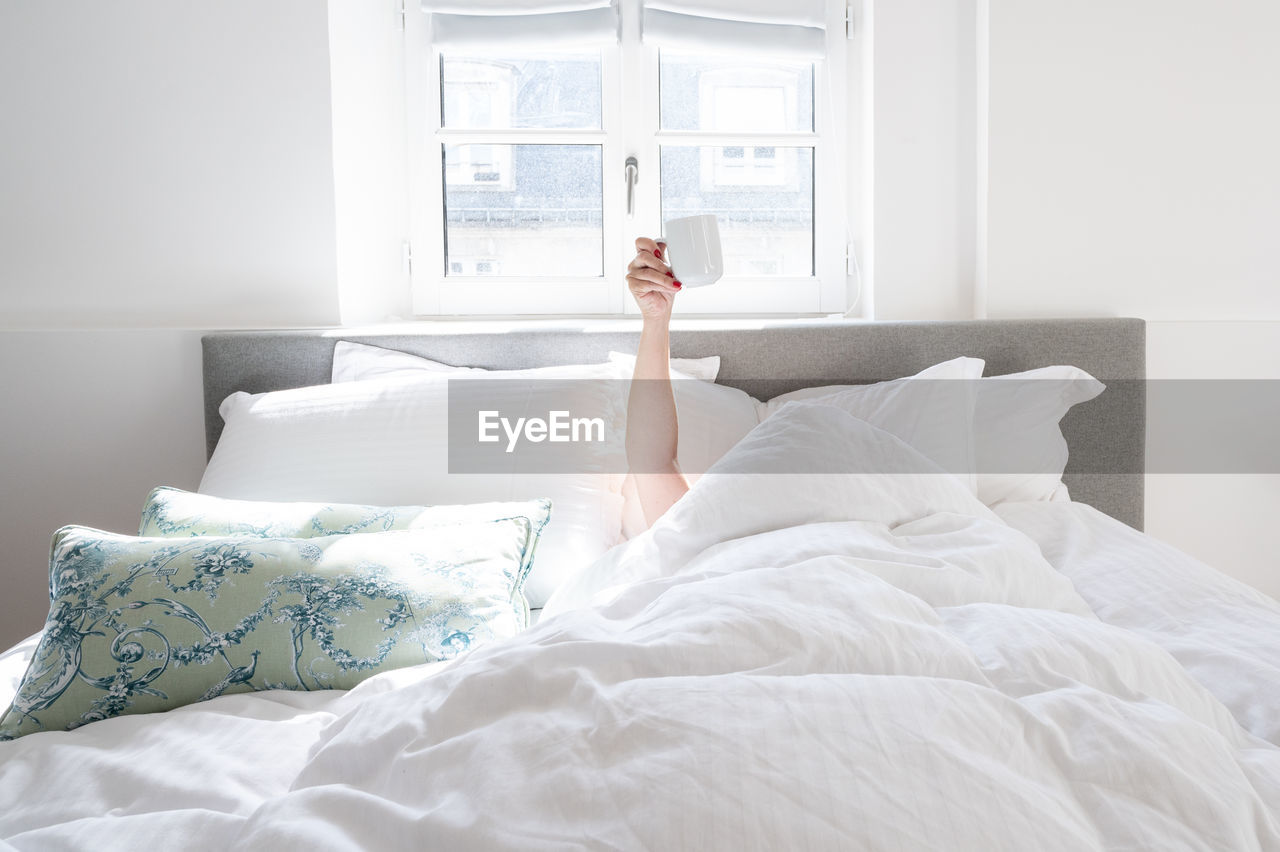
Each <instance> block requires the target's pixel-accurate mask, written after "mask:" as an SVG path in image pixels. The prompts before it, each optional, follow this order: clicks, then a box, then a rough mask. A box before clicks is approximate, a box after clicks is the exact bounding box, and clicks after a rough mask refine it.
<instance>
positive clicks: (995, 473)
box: [974, 366, 1106, 506]
mask: <svg viewBox="0 0 1280 852" xmlns="http://www.w3.org/2000/svg"><path fill="white" fill-rule="evenodd" d="M976 384H977V385H978V393H977V403H976V406H975V408H974V446H975V454H976V458H977V465H978V466H977V471H978V477H977V485H978V491H977V493H978V499H980V500H981V501H982V502H983V503H986V504H987V505H988V506H995V505H996V504H998V503H1003V502H1006V501H1014V500H1063V499H1068V495H1067V486H1066V485H1065V484H1064V483H1063V482H1062V472H1063V471H1064V470H1065V469H1066V467H1067V440H1066V438H1064V437H1063V436H1062V429H1061V427H1060V426H1059V425H1058V423H1059V421H1060V420H1062V418H1063V416H1065V415H1066V413H1067V412H1068V411H1069V410H1070V409H1071V406H1073V405H1076V404H1077V403H1081V402H1086V401H1087V400H1090V399H1093V398H1094V397H1096V396H1097V395H1098V394H1100V393H1102V391H1103V390H1105V389H1106V385H1104V384H1103V383H1102V382H1100V381H1098V380H1097V379H1095V378H1094V377H1093V376H1091V375H1089V374H1088V373H1086V372H1085V371H1084V370H1081V369H1080V368H1079V367H1069V366H1057V367H1041V368H1040V369H1037V370H1028V371H1026V372H1023V373H1010V374H1009V375H1005V376H992V377H990V378H986V379H983V380H981V381H980V382H977V383H976Z"/></svg>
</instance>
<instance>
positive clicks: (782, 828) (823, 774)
mask: <svg viewBox="0 0 1280 852" xmlns="http://www.w3.org/2000/svg"><path fill="white" fill-rule="evenodd" d="M836 444H838V445H839V446H841V447H842V448H843V451H845V452H857V453H861V454H862V455H863V456H864V457H865V458H866V459H867V460H868V463H867V465H866V467H867V469H868V470H875V469H876V467H875V465H876V464H877V463H882V464H883V467H882V468H881V469H883V470H892V471H899V472H900V471H903V470H907V471H909V472H907V473H895V474H894V475H877V474H874V473H868V474H862V475H831V474H826V473H824V472H823V469H824V468H823V465H824V461H823V460H824V458H825V457H827V456H828V454H829V449H827V448H829V447H831V446H833V445H836ZM1055 505H1060V504H1055ZM1014 514H1015V513H1012V512H1004V515H1005V519H1003V520H1002V517H1001V516H1000V515H998V514H997V513H995V512H992V511H991V510H989V509H987V508H986V507H985V506H983V505H982V504H981V503H979V502H978V501H977V500H976V499H975V498H974V497H973V496H972V495H971V494H970V493H969V491H968V490H967V489H965V488H964V486H963V485H962V484H961V483H960V482H959V480H957V479H955V478H954V477H951V476H949V475H947V474H944V473H941V472H940V471H938V470H937V468H935V467H933V465H932V464H931V463H930V462H928V461H927V460H925V459H924V458H922V457H920V456H918V455H917V454H915V452H914V451H913V450H911V449H910V448H909V447H907V446H906V445H904V444H902V443H901V442H899V441H898V440H897V439H895V438H893V437H892V436H889V435H887V434H886V433H884V432H880V431H878V430H876V429H874V428H873V427H870V426H868V425H867V424H865V423H862V422H861V421H858V420H856V419H854V418H852V417H850V416H849V415H847V414H846V413H844V412H842V411H840V410H838V409H835V408H833V407H830V406H825V405H821V404H809V403H802V404H791V405H789V406H787V407H786V408H784V409H783V410H782V411H781V412H779V414H777V415H775V416H774V417H772V418H770V419H769V420H768V421H766V422H765V423H764V424H762V425H761V426H760V427H759V428H758V429H756V430H755V431H754V432H752V433H751V434H750V435H749V436H748V437H747V438H746V439H744V441H743V442H741V443H740V444H739V445H738V446H737V447H736V448H735V449H734V450H733V451H731V452H730V453H729V454H728V455H727V456H726V457H725V458H724V459H722V460H721V461H720V462H719V463H718V464H717V465H716V466H715V467H714V468H713V469H712V471H711V473H710V474H709V475H707V476H704V477H703V478H702V479H700V480H699V482H698V483H697V484H696V485H695V486H694V488H693V489H692V490H691V491H690V492H689V494H688V495H687V496H686V497H685V498H684V499H682V500H681V501H680V502H679V503H678V504H677V505H676V506H674V507H673V508H672V509H671V510H670V511H669V512H668V513H667V515H666V516H665V517H664V518H663V519H661V520H660V521H659V522H658V523H657V524H656V525H655V526H654V527H653V528H652V529H650V530H649V531H648V532H646V533H644V534H643V535H640V536H638V537H636V538H634V539H632V540H631V541H630V542H628V543H627V544H626V545H622V546H620V547H618V548H615V549H614V550H613V551H610V553H608V554H607V555H606V556H605V557H603V558H602V559H601V560H600V561H599V562H597V563H596V564H595V565H594V566H592V568H591V569H590V570H589V571H587V572H585V573H584V574H583V575H581V576H580V577H579V578H577V580H576V581H575V582H574V583H572V584H571V585H570V586H568V587H565V588H562V589H561V591H560V592H558V593H557V595H556V596H554V597H553V598H552V600H551V601H549V602H548V605H547V609H546V610H545V611H544V614H543V617H542V620H541V622H540V623H539V624H537V625H536V626H535V627H533V628H531V629H529V630H528V631H526V632H525V633H523V634H521V635H520V636H517V637H515V638H514V639H511V640H508V641H506V642H503V643H498V644H494V645H490V646H487V647H484V648H480V649H477V650H475V651H472V652H471V653H469V654H467V655H464V656H463V657H460V658H458V659H457V660H454V661H452V662H450V663H447V664H442V665H438V666H435V667H431V668H415V669H406V670H402V671H399V672H392V673H388V674H385V675H381V676H378V677H375V678H373V679H371V680H369V681H366V682H364V683H362V684H361V685H360V686H359V687H357V688H356V689H354V690H351V691H350V692H347V693H337V692H334V693H324V694H322V693H288V692H267V693H259V694H253V695H236V696H227V697H222V698H218V699H215V700H213V701H211V702H207V703H206V704H201V705H194V706H191V707H186V708H183V709H181V710H177V711H173V712H171V713H167V714H163V715H159V716H151V717H145V716H135V717H122V718H118V719H111V720H107V721H104V722H99V723H95V724H93V725H89V726H87V727H85V728H83V729H80V730H77V731H74V732H69V733H64V732H55V733H41V734H34V735H30V736H27V737H23V738H21V739H19V740H17V741H14V742H12V743H5V744H0V836H2V837H4V838H5V839H6V840H7V841H8V843H10V844H12V845H13V846H14V847H17V848H50V847H66V846H75V847H82V846H90V845H92V846H94V847H97V848H103V847H106V848H137V847H139V846H142V845H143V844H146V845H149V846H152V847H155V848H165V847H168V846H175V847H176V846H182V847H184V848H210V849H214V848H229V847H232V846H242V847H252V848H324V849H366V848H374V847H391V848H394V847H409V848H414V847H416V848H425V847H431V848H434V847H441V848H461V849H495V848H521V849H565V848H609V849H677V848H684V849H851V848H852V849H891V850H899V849H975V850H979V849H981V850H1000V849H1009V850H1025V849H1040V850H1058V849H1063V850H1066V849H1073V850H1074V849H1136V848H1141V849H1210V848H1211V849H1276V848H1280V747H1278V746H1277V745H1276V744H1275V737H1274V730H1273V729H1272V728H1271V727H1270V726H1269V725H1268V723H1267V720H1274V718H1275V715H1276V714H1275V710H1276V708H1275V707H1274V706H1273V707H1270V708H1267V707H1265V705H1266V704H1267V703H1268V702H1270V701H1272V700H1273V699H1274V696H1275V694H1276V693H1275V692H1274V689H1275V680H1274V678H1275V674H1274V670H1268V669H1266V668H1265V667H1262V666H1258V667H1255V668H1254V669H1252V670H1251V675H1250V677H1251V678H1252V679H1253V683H1254V688H1253V689H1251V690H1243V691H1239V690H1238V691H1234V692H1233V691H1232V690H1231V689H1229V688H1228V687H1227V685H1228V684H1230V683H1231V680H1230V677H1229V675H1228V674H1227V672H1229V671H1230V667H1231V665H1232V660H1231V658H1230V657H1231V654H1232V650H1231V648H1232V647H1236V646H1234V645H1232V646H1229V647H1228V646H1227V645H1223V646H1221V647H1218V646H1213V647H1214V650H1213V651H1212V653H1211V652H1210V651H1209V650H1206V651H1204V653H1202V654H1199V655H1197V652H1196V651H1195V650H1194V649H1195V646H1197V645H1198V644H1205V643H1211V642H1212V637H1213V635H1214V632H1215V631H1214V630H1213V628H1212V627H1206V628H1205V629H1204V630H1202V631H1199V632H1197V631H1196V630H1181V629H1180V628H1172V627H1170V626H1169V625H1167V624H1165V625H1163V626H1161V625H1160V624H1155V625H1152V624H1148V623H1146V621H1147V620H1148V619H1151V618H1154V619H1156V620H1157V621H1159V618H1160V614H1159V612H1156V611H1154V610H1149V609H1144V607H1143V606H1142V605H1141V604H1140V603H1138V602H1134V601H1133V600H1129V599H1133V598H1138V597H1141V594H1140V591H1139V590H1140V589H1141V588H1142V582H1141V581H1139V580H1134V579H1133V576H1134V575H1133V574H1132V572H1130V573H1127V574H1126V573H1125V571H1126V566H1130V565H1131V564H1132V563H1133V562H1135V561H1141V560H1140V559H1139V557H1135V556H1134V555H1133V553H1135V552H1140V551H1142V547H1141V545H1140V544H1137V543H1133V542H1139V543H1140V542H1143V541H1149V540H1148V539H1146V538H1145V537H1143V536H1140V535H1139V536H1138V537H1137V538H1136V539H1134V540H1133V542H1128V544H1127V545H1126V547H1127V548H1128V550H1127V551H1126V552H1125V557H1124V559H1122V560H1120V562H1118V563H1116V562H1113V569H1112V570H1113V571H1114V572H1115V573H1116V574H1118V575H1120V576H1122V577H1128V578H1129V579H1128V580H1125V581H1124V583H1127V590H1125V591H1124V592H1123V593H1122V594H1121V595H1120V598H1122V599H1125V600H1129V602H1128V603H1125V602H1123V600H1122V602H1121V603H1114V604H1113V603H1109V600H1110V599H1109V598H1108V593H1107V582H1108V581H1107V579H1106V577H1105V574H1106V571H1104V570H1103V569H1102V567H1100V566H1102V565H1104V564H1106V563H1105V560H1106V559H1108V558H1109V557H1108V556H1107V555H1106V552H1105V550H1103V551H1097V552H1093V553H1091V554H1090V551H1089V547H1090V545H1089V543H1088V542H1087V541H1083V540H1081V541H1079V543H1077V544H1075V545H1072V547H1073V548H1074V549H1075V551H1076V554H1077V555H1076V557H1073V558H1070V559H1068V558H1067V557H1066V555H1065V553H1066V550H1067V549H1068V548H1065V547H1057V548H1055V547H1049V544H1051V543H1052V542H1053V541H1058V542H1062V541H1065V540H1066V539H1068V538H1070V537H1071V535H1072V533H1071V530H1070V529H1069V528H1067V527H1064V526H1062V525H1058V526H1056V527H1052V529H1051V528H1050V526H1049V525H1047V522H1046V523H1040V522H1037V521H1034V520H1028V519H1027V517H1025V515H1027V514H1028V513H1023V515H1024V516H1019V517H1018V518H1017V520H1018V521H1019V524H1018V526H1020V527H1025V528H1027V529H1029V530H1031V531H1032V532H1033V533H1035V534H1036V535H1035V536H1028V535H1027V534H1025V533H1024V532H1023V531H1020V529H1019V528H1017V527H1015V526H1014V525H1011V524H1010V523H1006V520H1009V519H1011V518H1013V515H1014ZM1030 514H1034V513H1030ZM1054 529H1056V530H1059V531H1058V532H1056V533H1055V532H1053V530H1054ZM1063 529H1065V530H1066V531H1065V532H1062V531H1061V530H1063ZM1134 535H1138V534H1134ZM1036 538H1039V540H1040V542H1041V543H1039V544H1038V543H1037V540H1036ZM1126 541H1127V540H1126ZM1042 548H1043V549H1044V550H1042ZM1046 552H1047V553H1048V555H1049V556H1050V557H1051V558H1050V559H1047V558H1046ZM1080 554H1090V555H1087V556H1081V555H1080ZM1055 558H1056V559H1058V561H1059V564H1057V565H1055V564H1054V562H1053V561H1052V560H1053V559H1055ZM1152 564H1155V563H1154V562H1153V563H1152ZM1068 565H1069V566H1070V570H1065V569H1066V568H1067V567H1068ZM1137 573H1138V574H1139V575H1141V574H1142V571H1141V570H1139V571H1138V572H1137ZM1205 576H1206V577H1207V576H1209V575H1205ZM1205 582H1209V580H1207V579H1206V580H1205ZM1124 583H1122V585H1123V584H1124ZM1176 594H1177V593H1176V592H1169V596H1170V598H1175V597H1176ZM1266 603H1267V602H1266V600H1265V599H1261V600H1253V601H1252V604H1251V606H1252V607H1253V608H1252V609H1250V611H1249V612H1250V614H1249V618H1250V619H1253V620H1251V621H1249V622H1248V625H1249V626H1248V627H1247V628H1244V630H1245V632H1244V633H1238V634H1235V638H1234V639H1233V640H1232V641H1233V642H1237V643H1239V645H1240V648H1241V649H1244V648H1245V646H1249V640H1248V635H1249V633H1248V631H1267V630H1270V631H1275V632H1280V614H1275V613H1271V614H1268V612H1267V611H1266V609H1265V605H1266ZM1241 605H1243V604H1241ZM1171 606H1173V604H1168V605H1167V606H1165V607H1164V608H1163V610H1162V611H1166V612H1167V610H1168V608H1169V607H1171ZM1222 606H1223V607H1230V606H1231V603H1230V602H1229V601H1227V602H1223V603H1222ZM1179 612H1180V617H1182V618H1185V619H1188V620H1190V621H1191V622H1192V623H1194V619H1195V618H1196V610H1195V608H1194V607H1185V609H1184V610H1179ZM1117 613H1122V616H1117ZM1213 617H1215V618H1218V617H1229V612H1228V611H1226V610H1222V611H1215V614H1214V616H1213ZM1177 637H1181V638H1177ZM1259 641H1262V640H1261V639H1259ZM1179 643H1181V644H1179ZM1208 647H1209V646H1208V645H1206V648H1208ZM1259 647H1260V646H1259ZM1240 653H1241V654H1244V655H1245V656H1247V653H1246V651H1245V650H1240ZM20 659H21V649H16V650H15V652H13V653H11V655H9V657H8V658H7V659H6V660H0V667H2V668H3V675H4V676H6V677H7V676H8V675H9V674H10V673H11V671H12V670H13V669H14V668H15V665H16V664H15V663H14V662H13V661H14V660H19V661H20ZM1264 687H1265V688H1264ZM1268 690H1271V691H1268ZM5 698H6V699H7V696H5ZM1268 711H1269V712H1268ZM1269 739H1270V740H1271V741H1270V742H1269V741H1268V740H1269Z"/></svg>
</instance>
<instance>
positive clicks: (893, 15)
mask: <svg viewBox="0 0 1280 852" xmlns="http://www.w3.org/2000/svg"><path fill="white" fill-rule="evenodd" d="M976 9H977V0H893V2H881V3H876V4H875V8H874V14H873V21H872V26H873V28H874V41H875V48H874V50H875V58H874V65H873V71H872V82H871V88H872V91H873V97H874V115H873V118H872V123H873V132H874V134H875V139H874V164H873V166H872V168H873V172H874V181H873V183H874V210H875V214H874V241H875V245H874V258H875V267H874V279H875V295H874V298H875V318H876V319H886V320H891V319H921V318H927V319H967V318H970V317H972V316H973V287H974V264H975V260H976V258H975V253H976V247H977V244H976V239H977V237H976V233H977V232H976V210H977V196H976V189H977V185H976V170H977V157H978V153H977V144H978V133H977V119H976V110H975V104H976V97H977V91H976V90H977V70H976V61H977V60H976V55H975V52H974V51H975V39H974V38H973V35H974V32H975V29H976V14H977V12H976ZM851 64H852V65H854V66H855V67H856V66H857V61H856V58H855V59H854V60H853V61H852V62H851Z"/></svg>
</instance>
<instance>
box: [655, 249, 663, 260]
mask: <svg viewBox="0 0 1280 852" xmlns="http://www.w3.org/2000/svg"><path fill="white" fill-rule="evenodd" d="M653 256H654V257H656V258H657V259H658V260H662V249H660V248H656V249H654V250H653Z"/></svg>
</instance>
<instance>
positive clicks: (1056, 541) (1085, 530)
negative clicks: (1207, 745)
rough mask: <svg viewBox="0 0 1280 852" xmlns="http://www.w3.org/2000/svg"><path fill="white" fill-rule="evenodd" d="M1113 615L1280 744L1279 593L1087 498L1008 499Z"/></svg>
mask: <svg viewBox="0 0 1280 852" xmlns="http://www.w3.org/2000/svg"><path fill="white" fill-rule="evenodd" d="M996 513H997V514H999V515H1000V517H1001V518H1002V519H1003V520H1004V521H1005V522H1007V523H1008V524H1010V525H1011V526H1013V527H1015V528H1016V529H1018V530H1020V531H1021V532H1023V533H1025V534H1026V535H1027V536H1029V537H1030V538H1032V539H1033V540H1034V541H1035V542H1036V543H1037V544H1038V545H1039V546H1040V550H1041V552H1042V553H1043V554H1044V556H1045V558H1046V559H1048V560H1049V562H1050V563H1051V564H1052V565H1053V566H1054V567H1055V568H1056V569H1058V570H1059V571H1061V572H1062V573H1063V574H1064V575H1065V576H1066V577H1068V578H1069V579H1070V580H1071V582H1072V583H1073V584H1074V585H1075V588H1076V590H1077V591H1078V592H1079V593H1080V595H1081V597H1083V598H1084V599H1085V600H1086V601H1087V602H1088V603H1089V605H1090V607H1092V609H1093V611H1094V612H1095V613H1097V615H1098V617H1099V618H1101V619H1102V620H1103V621H1106V622H1107V623H1108V624H1114V625H1117V626H1119V627H1123V628H1125V629H1126V630H1130V631H1132V632H1134V633H1136V634H1137V635H1139V636H1143V637H1145V638H1146V639H1149V640H1150V641H1152V642H1154V643H1156V644H1157V645H1159V646H1160V647H1162V648H1164V649H1165V650H1166V651H1168V652H1169V653H1170V654H1172V655H1173V657H1174V658H1175V659H1176V660H1177V661H1178V662H1179V663H1181V664H1182V666H1183V668H1185V669H1186V670H1187V671H1188V672H1190V673H1191V675H1192V676H1193V677H1195V678H1196V680H1198V681H1199V682H1200V683H1202V684H1203V685H1204V686H1205V687H1207V688H1208V689H1209V691H1210V692H1212V693H1213V694H1214V696H1215V697H1217V699H1218V700H1219V701H1221V702H1222V703H1223V704H1224V705H1226V706H1227V707H1228V708H1230V709H1231V712H1232V714H1233V715H1234V716H1235V718H1236V719H1237V720H1238V721H1239V722H1240V724H1241V725H1243V726H1244V727H1245V728H1246V729H1248V730H1249V731H1251V732H1252V733H1254V734H1255V735H1257V736H1259V737H1262V738H1263V739H1265V740H1268V741H1269V742H1272V743H1275V744H1277V745H1280V603H1277V602H1276V601H1275V600H1274V599H1272V598H1270V597H1268V596H1267V595H1265V594H1263V593H1262V592H1260V591H1258V590H1257V589H1255V588H1253V587H1252V586H1249V585H1246V584H1244V583H1241V582H1240V581H1239V580H1235V579H1233V578H1231V577H1229V576H1227V575H1226V574H1223V573H1222V572H1221V571H1218V570H1216V569H1214V568H1211V567H1210V566H1208V565H1206V564H1204V563H1203V562H1201V561H1199V560H1197V559H1195V558H1194V557H1192V556H1189V555H1187V554H1186V553H1183V552H1182V551H1180V550H1178V549H1177V548H1175V547H1172V546H1170V545H1168V544H1165V543H1164V542H1162V541H1159V540H1158V539H1154V538H1152V537H1151V536H1149V535H1144V534H1143V533H1140V532H1138V531H1137V530H1135V529H1133V528H1131V527H1129V526H1126V525H1125V524H1122V523H1120V522H1119V521H1117V520H1116V519H1115V518H1112V517H1110V516H1108V515H1104V514H1103V513H1102V512H1099V511H1098V510H1097V509H1095V508H1093V507H1092V506H1088V505H1085V504H1083V503H1005V504H1003V505H1001V506H998V507H997V508H996Z"/></svg>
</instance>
